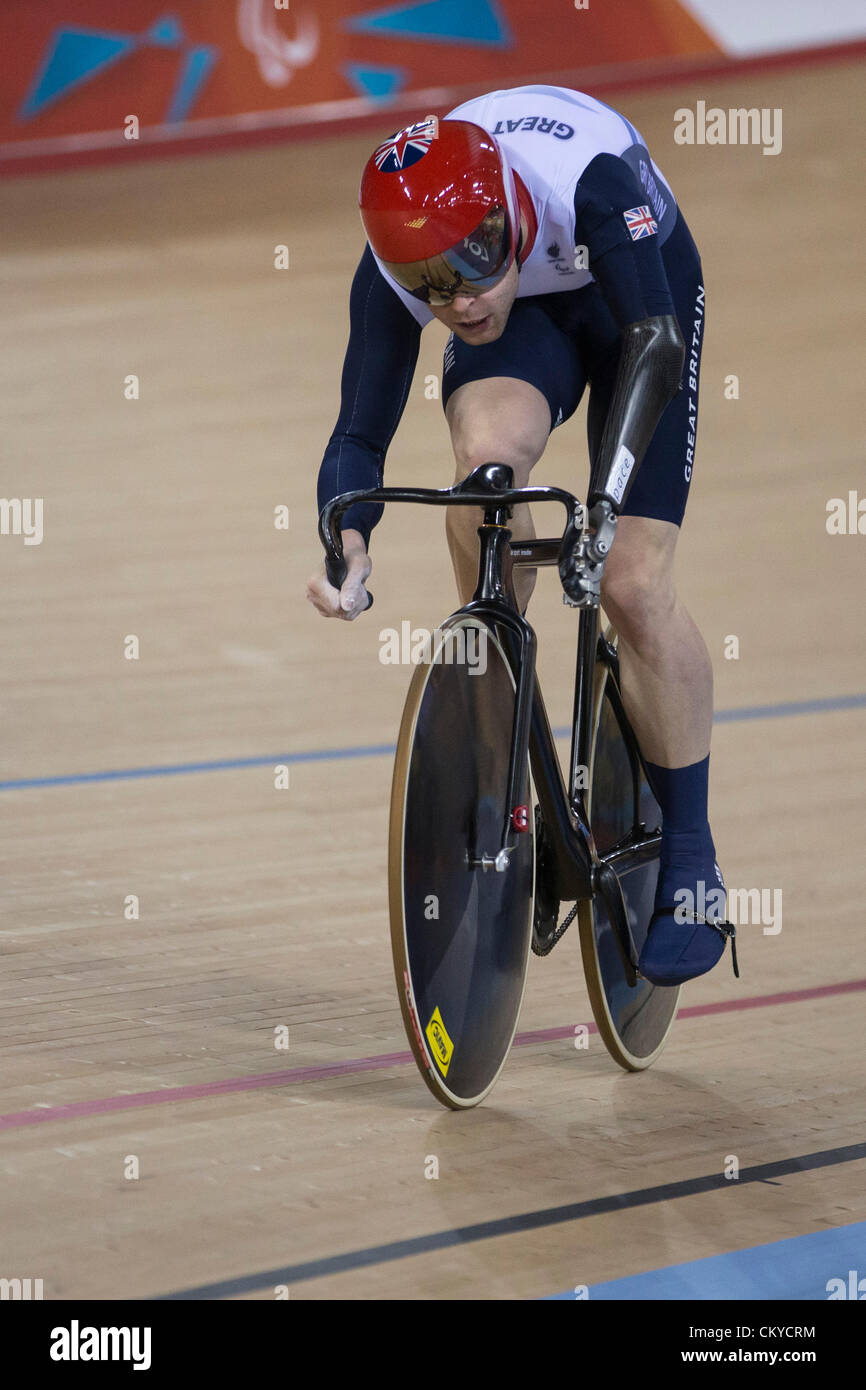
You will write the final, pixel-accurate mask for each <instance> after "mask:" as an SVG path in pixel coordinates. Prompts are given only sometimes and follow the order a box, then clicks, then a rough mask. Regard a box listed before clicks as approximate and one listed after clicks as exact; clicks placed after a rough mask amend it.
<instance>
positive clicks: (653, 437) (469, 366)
mask: <svg viewBox="0 0 866 1390" xmlns="http://www.w3.org/2000/svg"><path fill="white" fill-rule="evenodd" d="M360 208H361V218H362V221H363V224H364V228H365V231H366V234H367V240H368V245H367V247H366V248H365V250H364V254H363V256H362V258H361V262H360V265H359V266H358V269H357V272H356V274H355V278H354V281H353V284H352V289H351V296H350V319H351V327H350V336H349V344H348V349H347V352H346V357H345V362H344V366H343V376H342V397H341V408H340V413H339V418H338V420H337V423H336V426H335V429H334V432H333V434H332V436H331V439H330V441H329V443H328V446H327V449H326V451H325V455H324V459H323V462H322V465H321V470H320V473H319V484H318V500H319V506H320V508H321V507H322V506H323V505H324V504H325V503H326V502H327V501H329V500H330V499H331V498H332V497H335V496H337V495H338V494H339V493H342V492H348V491H350V490H354V489H360V488H372V487H379V486H381V485H382V475H383V467H384V462H385V455H386V452H387V450H388V447H389V445H390V442H391V439H392V437H393V435H394V432H395V430H396V429H397V425H398V424H399V421H400V418H401V415H402V413H403V409H404V407H405V405H406V400H407V397H408V394H409V390H410V387H411V384H412V378H413V373H414V370H415V364H416V361H417V357H418V350H419V340H420V336H421V330H422V328H424V327H425V326H426V324H428V323H429V322H430V321H431V320H432V319H434V318H435V319H438V320H439V321H440V323H443V324H444V325H445V327H446V328H447V329H449V330H450V337H449V339H448V342H447V346H446V348H445V357H444V370H443V379H442V383H443V384H442V399H443V406H444V410H445V416H446V420H447V423H448V427H449V430H450V433H451V443H452V446H453V450H454V456H455V460H456V464H457V472H456V481H458V482H459V481H461V480H462V479H463V478H465V477H466V475H467V474H468V473H470V472H471V471H472V470H473V469H474V468H476V467H478V466H479V465H481V464H484V463H488V462H491V461H495V462H499V463H506V464H509V465H510V466H511V467H512V468H513V470H514V479H515V483H514V485H515V486H516V487H523V486H526V484H527V482H528V480H529V475H530V472H531V470H532V468H533V467H534V465H535V464H536V463H537V462H538V460H539V459H540V458H541V455H542V453H543V451H544V448H545V445H546V442H547V439H548V436H549V435H550V433H551V431H552V430H553V429H556V428H557V427H558V426H560V425H562V424H563V423H564V422H565V421H566V420H568V419H569V418H570V416H571V415H573V414H574V412H575V410H576V409H577V406H578V404H579V402H580V399H581V397H582V395H583V392H584V390H585V388H586V387H587V385H588V386H589V399H588V414H587V429H588V438H589V454H590V460H591V471H590V482H589V489H588V494H587V504H588V506H589V508H590V509H593V508H594V507H595V505H596V504H597V503H599V502H606V504H607V509H608V511H609V512H612V513H613V516H614V519H615V521H616V533H615V540H614V543H613V545H612V547H611V549H610V552H609V554H608V556H607V559H606V562H605V565H604V572H603V577H602V581H601V602H602V607H603V609H604V611H605V613H606V614H607V616H608V618H609V620H610V621H611V622H612V623H613V625H614V627H615V628H616V631H617V634H618V650H619V661H620V674H621V685H622V694H623V700H624V703H625V707H626V710H627V713H628V716H629V719H630V720H631V722H632V724H633V727H634V729H635V732H636V734H637V736H638V739H639V742H640V745H641V751H642V753H643V755H644V758H645V760H646V765H647V771H648V775H649V779H650V784H651V786H652V789H653V792H654V794H655V797H656V799H657V801H658V803H659V806H660V807H661V811H662V818H663V820H662V846H661V859H660V872H659V878H658V886H657V890H656V897H655V904H654V912H653V918H652V922H651V925H650V929H649V932H648V935H647V938H646V942H645V945H644V947H643V950H642V952H641V956H640V961H639V968H640V971H641V973H642V974H643V975H644V976H645V977H646V979H648V980H649V981H650V982H652V983H653V984H659V985H675V984H680V983H682V982H683V981H684V980H689V979H693V978H694V977H695V976H698V975H702V974H704V973H705V972H706V971H708V970H710V969H711V968H712V967H713V966H714V965H715V964H716V963H717V961H718V960H719V959H720V957H721V955H722V953H723V951H724V947H725V941H726V939H727V936H728V935H729V934H731V928H730V927H729V926H727V924H725V920H724V901H725V896H724V883H723V880H722V876H721V873H720V871H719V867H718V864H717V862H716V853H715V847H714V844H713V838H712V834H711V831H710V824H709V819H708V779H709V750H710V734H711V726H712V717H713V678H712V665H711V662H710V657H709V654H708V652H707V648H706V645H705V643H704V641H703V638H702V637H701V635H700V633H699V631H698V629H697V627H696V626H695V624H694V622H693V620H692V618H691V617H690V616H689V614H688V612H687V611H686V609H685V608H684V607H683V604H682V603H681V602H680V600H679V598H678V597H677V594H676V591H675V587H674V579H673V567H674V552H675V549H676V543H677V538H678V536H679V530H680V526H681V525H682V521H683V516H684V513H685V508H686V501H687V499H688V494H689V487H690V484H691V480H692V473H693V467H694V457H695V439H696V433H697V412H698V383H699V375H700V361H701V347H702V342H703V336H704V333H703V328H704V317H705V294H704V285H703V276H702V271H701V262H700V257H699V254H698V251H697V248H696V246H695V243H694V241H693V239H692V236H691V233H690V232H689V229H688V227H687V225H686V222H685V219H684V218H683V215H682V213H681V211H680V209H679V208H678V206H677V203H676V199H675V197H674V194H673V192H672V191H671V188H670V186H669V185H668V183H667V182H666V180H665V178H664V176H663V175H662V173H661V171H660V170H659V169H658V167H657V166H656V165H655V164H654V162H653V160H652V158H651V156H650V153H649V151H648V149H647V147H646V145H645V143H644V140H643V138H642V136H641V135H640V133H639V132H638V131H637V130H636V129H635V128H634V126H633V125H632V124H631V123H630V122H629V121H628V120H627V119H626V118H625V117H624V116H621V115H620V114H619V113H618V112H616V111H614V110H612V109H611V108H610V107H608V106H606V105H604V103H603V102H600V101H597V100H595V99H594V98H593V97H591V96H587V95H586V94H584V93H582V92H576V91H570V90H568V89H566V88H562V87H549V86H526V87H515V88H511V89H508V90H504V91H498V92H491V93H489V94H488V95H486V96H481V97H478V98H475V99H473V100H471V101H468V102H466V103H464V104H463V105H462V106H458V107H457V108H456V109H455V110H453V111H451V112H450V113H449V115H448V116H447V117H444V118H442V119H437V118H436V117H428V118H426V119H424V120H420V121H418V122H416V123H415V124H413V125H410V126H408V127H407V128H406V129H404V130H401V131H400V132H399V133H398V134H395V135H393V136H392V137H391V138H390V139H388V140H386V141H384V142H383V143H382V144H380V145H379V147H378V148H377V149H376V150H375V151H374V153H373V154H372V156H371V157H370V159H369V161H368V163H367V165H366V168H365V169H364V173H363V178H362V182H361V190H360ZM381 514H382V508H381V507H380V506H375V505H371V504H366V505H360V506H355V507H353V508H352V509H350V510H349V511H348V512H346V514H345V516H344V518H343V542H344V554H345V559H346V563H347V566H348V573H347V576H346V579H345V581H344V583H343V585H342V587H341V589H340V590H339V591H338V590H337V589H335V588H333V587H332V586H331V585H330V584H329V583H328V580H327V578H326V577H325V575H324V573H323V572H319V573H318V574H316V575H315V576H313V577H312V578H311V579H310V581H309V583H308V586H307V596H308V598H309V599H310V601H311V602H312V603H313V604H314V606H315V607H316V609H317V610H318V611H319V612H320V613H321V614H323V615H324V616H326V617H337V618H343V619H348V620H352V619H354V618H356V617H358V615H359V614H360V613H362V612H363V610H364V608H365V607H366V603H367V597H366V592H365V588H364V584H365V581H366V579H367V577H368V575H369V573H370V568H371V566H370V559H369V555H368V546H369V539H370V533H371V531H372V529H373V527H374V526H375V525H376V523H377V522H378V521H379V519H380V517H381ZM595 514H596V513H595V512H593V513H591V515H595ZM478 521H479V517H478V516H477V515H476V514H475V509H474V508H463V507H453V508H448V511H447V521H446V525H447V534H448V543H449V548H450V552H451V558H452V563H453V566H454V572H455V577H456V580H457V587H458V590H459V593H460V598H461V602H466V601H467V600H468V599H469V598H470V597H471V595H472V592H473V590H474V586H475V573H476V564H477V540H476V529H477V526H478ZM511 529H512V534H513V536H514V539H515V541H519V540H522V539H526V538H529V537H532V536H533V535H534V534H535V533H534V529H533V525H532V519H531V516H530V513H529V508H528V507H526V506H522V507H518V508H515V511H514V517H513V521H512V523H511ZM534 579H535V576H534V572H532V571H527V570H521V571H519V572H516V574H515V581H516V592H517V597H518V601H519V602H520V606H521V608H522V609H523V610H524V611H525V608H526V605H527V603H528V601H529V597H530V594H531V592H532V586H533V584H534Z"/></svg>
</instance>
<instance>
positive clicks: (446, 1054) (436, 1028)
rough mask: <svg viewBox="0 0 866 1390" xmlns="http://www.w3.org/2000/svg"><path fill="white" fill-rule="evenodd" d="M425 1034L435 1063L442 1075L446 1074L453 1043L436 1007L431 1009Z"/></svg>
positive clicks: (452, 1051)
mask: <svg viewBox="0 0 866 1390" xmlns="http://www.w3.org/2000/svg"><path fill="white" fill-rule="evenodd" d="M424 1032H425V1033H426V1034H427V1041H428V1042H429V1044H430V1048H431V1050H432V1052H433V1056H434V1057H435V1059H436V1065H437V1066H438V1068H439V1070H440V1071H441V1073H442V1075H443V1076H447V1075H448V1067H449V1066H450V1063H451V1058H452V1056H453V1055H454V1044H453V1042H452V1041H451V1039H450V1038H449V1036H448V1032H447V1029H446V1027H445V1024H444V1023H443V1022H442V1015H441V1014H440V1012H439V1009H438V1007H437V1008H435V1009H434V1010H433V1017H432V1018H431V1020H430V1022H429V1023H428V1024H427V1027H426V1028H425V1029H424Z"/></svg>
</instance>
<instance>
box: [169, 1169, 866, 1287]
mask: <svg viewBox="0 0 866 1390" xmlns="http://www.w3.org/2000/svg"><path fill="white" fill-rule="evenodd" d="M863 1158H866V1143H861V1144H847V1145H845V1146H844V1147H842V1148H837V1149H819V1150H818V1151H817V1152H816V1153H810V1154H799V1155H797V1156H796V1157H794V1158H783V1159H779V1160H778V1161H777V1162H776V1163H761V1164H758V1165H757V1166H755V1167H754V1168H743V1169H741V1171H740V1176H739V1178H738V1179H729V1178H726V1177H725V1176H724V1175H723V1174H722V1173H707V1174H706V1175H705V1176H703V1177H699V1178H685V1179H683V1180H682V1181H681V1182H671V1183H662V1184H661V1185H660V1186H658V1187H642V1188H638V1189H637V1190H636V1191H634V1192H618V1193H616V1194H615V1195H613V1196H611V1197H593V1198H591V1199H590V1200H589V1201H586V1202H570V1203H568V1205H566V1206H561V1207H545V1208H543V1209H542V1210H540V1211H528V1212H523V1213H521V1214H520V1215H518V1216H504V1217H501V1218H499V1219H498V1220H496V1221H479V1222H477V1223H476V1224H475V1225H473V1226H457V1227H454V1228H453V1229H452V1230H448V1231H434V1232H433V1234H432V1235H427V1236H412V1237H410V1238H409V1239H407V1240H396V1241H391V1242H390V1243H389V1244H387V1245H371V1246H368V1247H367V1248H366V1249H364V1250H348V1251H346V1252H345V1253H344V1254H342V1255H327V1256H325V1257H324V1258H322V1259H318V1260H307V1261H305V1262H304V1263H303V1264H296V1265H286V1266H284V1267H283V1268H281V1269H266V1270H262V1271H261V1272H260V1273H258V1274H244V1275H242V1276H241V1277H240V1278H237V1279H223V1280H221V1281H220V1282H219V1283H216V1284H200V1285H198V1287H196V1288H191V1289H181V1290H180V1291H179V1292H177V1293H170V1294H161V1295H159V1296H158V1297H157V1298H156V1299H155V1300H154V1301H155V1302H165V1301H175V1300H184V1299H185V1300H207V1299H218V1298H232V1297H238V1296H240V1295H242V1294H247V1293H257V1292H259V1291H260V1290H262V1289H266V1288H273V1286H274V1285H275V1284H300V1283H305V1282H307V1281H308V1280H310V1279H322V1278H324V1276H325V1275H327V1274H345V1273H346V1272H347V1271H349V1270H353V1269H365V1268H367V1267H369V1266H370V1265H380V1264H388V1263H390V1262H391V1261H392V1260H405V1259H408V1258H409V1257H410V1256H412V1255H424V1254H428V1253H429V1252H430V1251H432V1250H447V1249H450V1248H453V1247H454V1246H456V1245H470V1244H473V1243H474V1242H475V1241H480V1240H493V1239H495V1238H496V1237H497V1236H510V1235H516V1234H517V1233H518V1232H520V1231H537V1230H540V1229H542V1228H544V1227H545V1226H559V1225H562V1224H563V1223H565V1222H567V1221H583V1220H585V1219H586V1218H587V1217H589V1216H603V1215H604V1214H605V1213H608V1212H618V1211H627V1210H629V1209H630V1208H634V1207H646V1206H651V1205H653V1204H654V1203H655V1202H672V1201H676V1200H677V1199H678V1198H680V1197H694V1196H697V1195H698V1194H699V1193H702V1192H719V1191H722V1190H725V1189H727V1190H731V1189H736V1188H738V1187H742V1186H743V1184H744V1183H757V1182H768V1181H769V1180H771V1179H773V1178H780V1177H786V1176H789V1175H790V1174H792V1173H809V1172H814V1170H815V1169H818V1168H831V1167H834V1166H835V1165H836V1164H839V1163H854V1162H856V1161H857V1160H858V1159H863Z"/></svg>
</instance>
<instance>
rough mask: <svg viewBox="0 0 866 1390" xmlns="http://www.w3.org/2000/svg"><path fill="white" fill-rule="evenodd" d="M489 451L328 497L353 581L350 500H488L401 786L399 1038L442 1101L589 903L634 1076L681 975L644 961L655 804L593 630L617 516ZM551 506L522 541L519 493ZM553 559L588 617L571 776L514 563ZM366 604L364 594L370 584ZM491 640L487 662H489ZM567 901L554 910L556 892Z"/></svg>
mask: <svg viewBox="0 0 866 1390" xmlns="http://www.w3.org/2000/svg"><path fill="white" fill-rule="evenodd" d="M513 481H514V476H513V470H512V469H511V468H509V467H507V466H506V465H504V464H497V463H490V464H486V465H484V466H483V467H481V468H477V469H476V470H475V471H474V472H473V473H471V474H470V475H469V476H468V477H467V478H466V479H465V480H464V481H463V482H461V483H459V484H457V485H456V486H454V487H451V488H445V489H432V488H399V487H388V488H385V487H382V488H373V489H369V490H366V491H356V492H350V493H344V494H342V495H341V496H339V497H336V498H334V499H333V500H332V501H331V502H329V503H328V504H327V505H326V506H325V507H324V508H323V510H322V514H321V517H320V519H319V533H320V537H321V540H322V543H323V546H324V549H325V561H326V570H327V574H328V578H329V580H330V582H331V583H332V584H334V585H335V587H337V588H339V587H340V586H341V584H342V582H343V580H344V578H345V575H346V566H345V561H344V559H343V550H342V537H341V531H340V520H341V517H342V516H343V514H344V512H345V511H346V510H347V508H348V507H350V506H352V505H353V504H355V503H358V502H375V503H379V502H381V503H392V502H418V503H423V504H426V505H432V506H475V507H481V508H483V521H482V524H481V526H480V527H479V530H478V536H479V542H480V555H479V567H478V584H477V587H476V590H475V594H474V596H473V598H472V599H471V601H470V602H469V603H467V604H465V605H464V606H463V607H462V608H460V609H458V610H457V612H455V613H453V614H452V615H451V616H450V617H449V618H448V619H447V620H446V621H445V622H444V623H443V624H442V625H441V627H440V628H438V629H437V630H436V632H435V635H434V638H433V642H432V645H431V647H430V649H429V651H428V652H427V653H426V657H427V659H426V660H424V661H423V662H422V663H421V664H419V665H417V666H416V669H415V671H414V673H413V675H412V679H411V683H410V686H409V693H408V696H407V699H406V705H405V709H404V713H403V719H402V722H401V725H400V734H399V738H398V741H397V751H396V757H395V762H394V775H393V782H392V790H391V818H390V832H389V869H388V886H389V902H390V918H391V944H392V951H393V958H394V970H395V974H396V980H397V991H398V994H399V998H400V1007H401V1009H402V1013H403V1021H404V1025H405V1028H406V1034H407V1036H408V1039H409V1043H410V1046H411V1048H412V1052H413V1054H414V1057H415V1060H416V1062H417V1063H418V1067H419V1069H420V1072H421V1075H422V1077H423V1078H424V1080H425V1082H426V1083H427V1085H428V1086H429V1088H430V1090H431V1091H432V1092H433V1094H434V1095H435V1096H436V1098H437V1100H439V1101H441V1102H442V1103H443V1104H444V1105H447V1106H450V1107H452V1108H454V1109H461V1108H466V1107H469V1106H473V1105H477V1104H478V1102H479V1101H481V1100H483V1099H484V1097H485V1096H486V1095H487V1094H488V1092H489V1091H490V1089H491V1087H492V1086H493V1084H494V1082H495V1081H496V1078H497V1077H498V1075H499V1073H500V1071H501V1070H502V1067H503V1065H504V1063H505V1059H506V1057H507V1055H508V1051H509V1048H510V1046H511V1043H512V1040H513V1038H514V1034H515V1031H516V1029H517V1020H518V1015H519V1012H520V1005H521V1001H522V998H523V991H524V985H525V981H526V974H527V968H528V962H529V952H530V948H532V949H533V950H534V951H535V952H536V954H538V955H547V954H548V953H549V952H550V951H551V950H552V949H553V947H554V946H555V945H556V944H557V942H558V941H559V940H561V938H562V936H563V934H564V932H565V931H566V929H567V928H568V926H569V925H570V923H571V922H572V921H573V920H574V918H575V916H576V917H577V920H578V924H579V933H580V942H581V952H582V956H583V968H584V973H585V975H586V983H587V988H588V991H589V998H590V1002H591V1005H592V1010H593V1014H594V1016H595V1020H596V1023H597V1025H598V1029H599V1033H600V1034H601V1037H602V1038H603V1040H604V1042H605V1044H606V1046H607V1049H608V1051H609V1052H610V1054H611V1056H612V1057H613V1058H614V1060H615V1061H617V1062H618V1063H619V1064H620V1066H622V1067H625V1068H626V1069H627V1070H629V1071H639V1070H642V1069H643V1068H645V1067H648V1066H649V1065H650V1064H651V1063H652V1062H653V1061H654V1060H655V1058H656V1057H658V1055H659V1053H660V1051H661V1049H662V1047H663V1046H664V1043H665V1040H666V1038H667V1036H668V1033H669V1031H670V1028H671V1025H672V1023H673V1021H674V1017H675V1014H676V1009H677V1000H678V996H679V988H678V987H673V988H671V987H659V986H656V985H652V984H650V983H649V981H647V980H645V979H644V978H642V977H641V976H640V975H639V973H638V968H637V962H638V958H639V955H640V950H641V947H642V945H643V942H644V939H645V937H646V933H647V930H648V927H649V923H650V918H651V916H652V911H653V899H654V895H655V886H656V879H657V877H658V859H659V849H660V845H661V812H660V810H659V807H658V804H657V802H656V800H655V798H654V796H653V794H652V791H651V789H650V785H649V782H648V780H647V776H646V771H645V766H644V762H643V758H642V756H641V752H640V749H639V747H638V742H637V739H636V738H635V735H634V732H633V730H632V728H631V725H630V724H629V721H628V719H627V717H626V713H625V710H624V708H623V702H622V697H621V694H620V686H619V668H618V661H617V651H616V636H615V633H613V631H612V630H611V629H608V630H607V632H606V633H604V634H602V633H600V632H599V601H600V580H601V574H602V572H603V565H604V559H605V557H606V555H607V553H608V552H609V549H610V545H611V544H612V542H613V537H614V534H615V527H616V515H615V513H614V512H613V510H612V508H611V506H610V503H609V502H608V501H606V500H602V501H601V502H600V503H597V504H596V505H595V507H594V508H593V509H592V511H591V512H587V509H586V508H585V507H584V506H583V504H582V503H581V502H579V501H578V499H577V498H575V497H574V496H572V494H571V493H569V492H566V491H563V490H562V489H561V488H554V487H525V488H515V487H514V486H513ZM542 502H543V503H550V502H555V503H558V504H559V505H560V506H562V507H563V508H564V509H565V514H566V521H565V527H564V529H563V531H562V533H561V535H559V536H557V537H554V538H551V539H536V540H529V541H521V542H515V543H514V544H512V543H511V532H510V531H509V530H508V526H507V522H508V520H509V518H510V517H511V514H512V509H513V507H514V506H516V505H517V504H518V503H542ZM543 565H557V566H558V568H559V574H560V578H561V581H562V586H563V594H564V601H565V602H566V603H568V604H569V605H571V606H573V607H574V608H575V609H576V610H577V613H578V619H577V626H578V631H577V666H576V674H575V687H574V715H573V728H572V740H571V756H570V762H569V780H568V785H567V786H566V784H565V782H564V780H563V775H562V770H561V767H560V762H559V758H558V756H557V753H556V748H555V746H554V739H553V734H552V732H551V728H550V723H549V721H548V717H547V712H546V710H545V706H544V700H543V698H542V694H541V689H540V687H539V684H538V681H537V679H536V674H535V655H536V636H535V633H534V631H533V629H532V627H531V626H530V624H529V623H528V622H527V620H526V618H525V617H524V616H523V615H522V614H521V612H520V610H519V608H518V605H517V602H516V600H515V595H514V588H513V584H512V572H513V569H514V567H515V566H527V567H532V568H534V567H537V566H543ZM370 602H372V596H371V597H370ZM482 652H483V660H481V659H479V657H480V654H481V653H482ZM561 903H571V904H574V906H573V907H572V908H571V910H570V911H569V912H568V913H567V915H566V916H565V918H564V919H563V921H562V922H561V923H560V922H559V913H560V904H561Z"/></svg>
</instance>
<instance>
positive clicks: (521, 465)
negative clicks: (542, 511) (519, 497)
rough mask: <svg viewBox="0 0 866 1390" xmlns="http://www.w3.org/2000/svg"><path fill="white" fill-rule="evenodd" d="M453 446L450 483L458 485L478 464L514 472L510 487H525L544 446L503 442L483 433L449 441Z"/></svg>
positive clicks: (511, 440)
mask: <svg viewBox="0 0 866 1390" xmlns="http://www.w3.org/2000/svg"><path fill="white" fill-rule="evenodd" d="M453 444H454V458H455V462H456V465H457V466H456V472H455V479H454V481H455V482H458V483H461V482H462V481H463V479H464V478H466V477H468V475H469V474H470V473H471V472H473V470H474V469H476V468H480V467H481V466H482V464H485V463H507V464H508V465H509V467H511V468H513V469H514V486H515V487H526V486H527V484H528V483H529V475H530V473H531V472H532V470H533V468H534V467H535V465H536V464H537V463H538V460H539V459H540V458H541V455H542V453H543V451H544V443H541V445H540V447H539V444H538V441H536V440H532V439H519V438H517V439H516V438H514V437H511V438H509V439H508V440H503V439H502V438H501V436H500V437H498V438H494V437H492V436H491V435H490V434H489V433H486V432H485V431H483V430H482V431H479V432H477V433H476V434H474V435H472V434H470V435H468V436H464V437H463V438H461V439H460V440H453Z"/></svg>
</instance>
